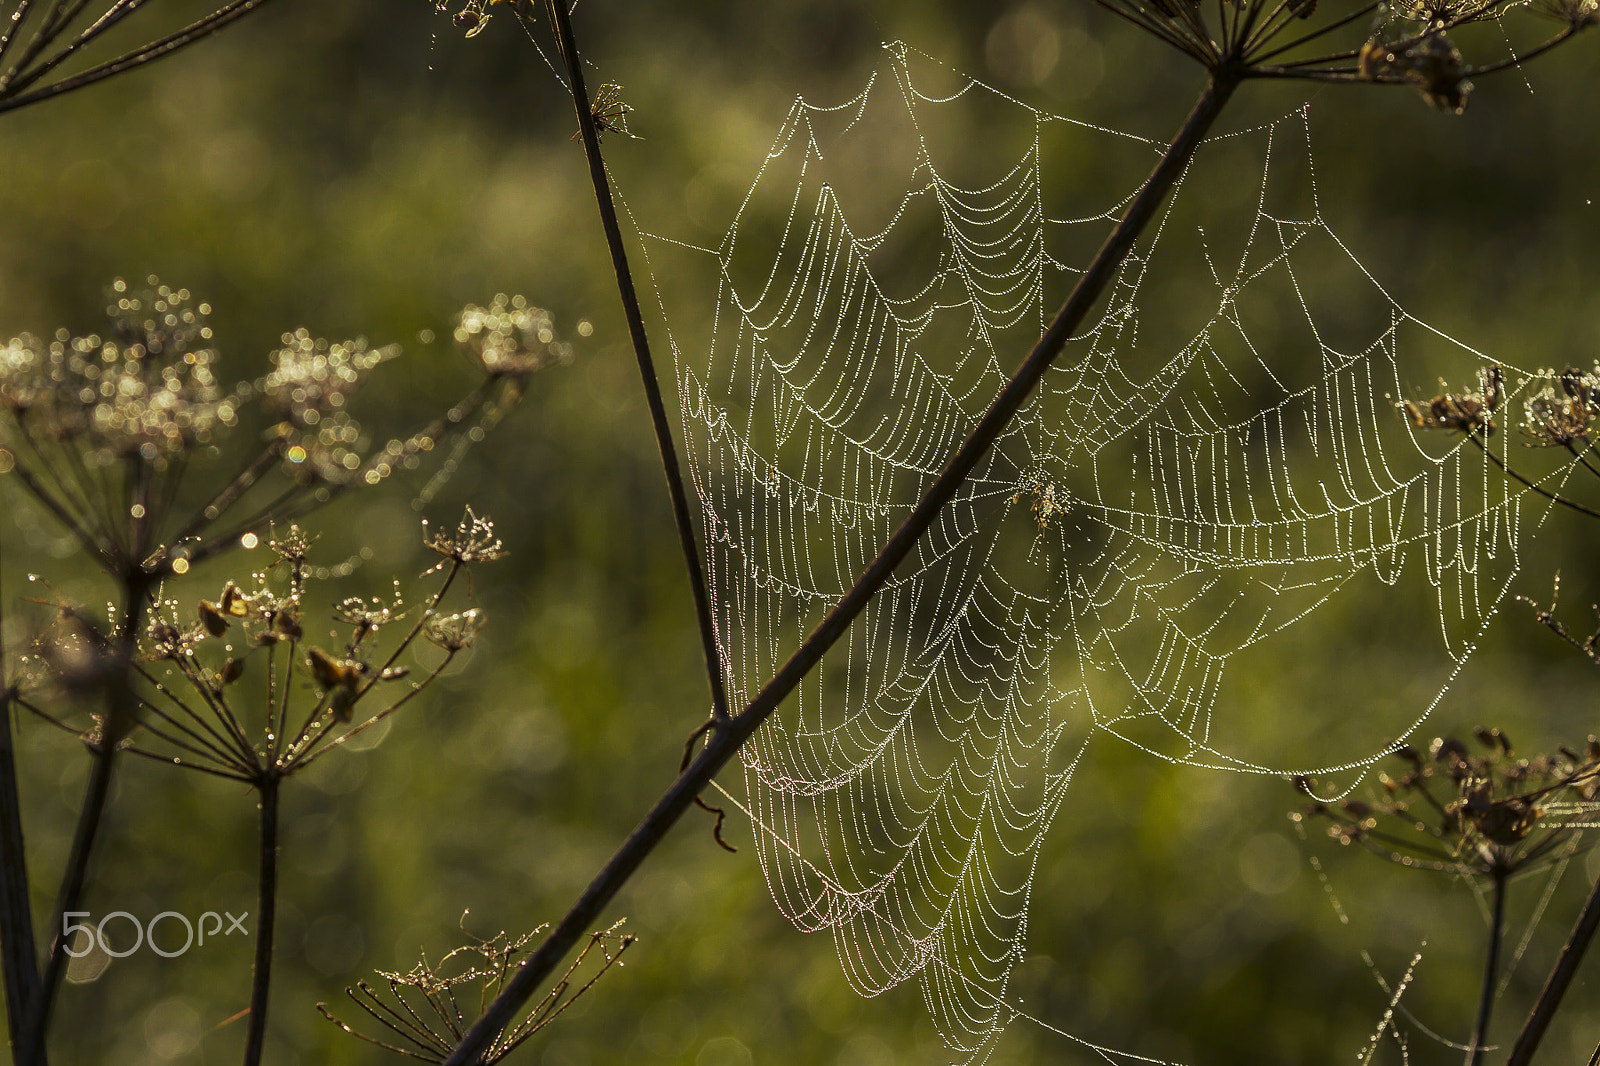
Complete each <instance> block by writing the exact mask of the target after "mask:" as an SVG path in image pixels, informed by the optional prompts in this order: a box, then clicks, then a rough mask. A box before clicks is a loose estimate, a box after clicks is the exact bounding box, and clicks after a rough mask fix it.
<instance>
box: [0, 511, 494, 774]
mask: <svg viewBox="0 0 1600 1066" xmlns="http://www.w3.org/2000/svg"><path fill="white" fill-rule="evenodd" d="M424 532H425V534H426V525H424ZM424 544H425V545H426V547H428V548H429V549H431V550H432V551H434V552H436V553H438V554H439V555H440V556H442V557H443V558H442V559H441V561H440V562H439V564H438V565H437V566H435V567H433V568H432V569H431V570H429V571H428V575H425V576H429V575H436V574H437V575H441V576H439V577H438V579H437V581H436V584H435V587H434V588H433V590H432V591H431V592H430V593H428V594H427V595H426V596H425V597H424V598H423V600H422V601H421V603H420V605H419V606H417V607H416V608H415V609H408V608H407V606H406V603H405V601H404V598H403V595H402V592H401V589H400V582H399V581H395V582H394V592H393V594H392V595H391V596H390V597H388V598H382V597H370V598H363V597H356V596H351V597H346V598H344V599H342V600H339V601H338V602H336V603H333V604H331V606H322V607H319V606H318V602H317V597H316V596H314V595H313V594H312V589H313V587H314V585H315V577H316V571H315V569H314V568H313V567H312V566H311V565H310V563H309V559H310V555H311V548H312V541H311V538H309V537H307V536H306V535H305V534H304V533H303V532H302V531H301V530H300V528H299V527H298V526H292V527H291V528H290V529H289V531H288V532H287V533H286V534H285V535H283V536H282V537H279V538H274V539H273V540H271V541H270V543H269V545H268V547H269V549H270V550H271V552H272V554H273V559H272V561H271V562H270V563H269V564H268V565H267V566H265V567H263V568H262V569H261V570H259V571H257V572H255V573H253V574H251V575H250V576H249V577H248V578H246V579H244V580H227V581H225V582H224V583H223V585H222V588H221V591H220V593H219V594H218V595H217V597H216V599H214V600H213V599H207V598H194V599H187V598H180V597H177V596H162V597H160V598H158V599H157V601H156V604H155V606H154V608H153V609H152V611H151V617H150V621H149V623H148V624H147V625H146V626H145V628H144V632H143V633H142V634H140V636H139V640H138V644H137V647H138V656H137V660H136V661H135V662H134V664H133V666H132V671H133V674H134V678H135V684H134V689H135V692H136V697H135V698H136V700H137V720H138V723H139V724H138V726H137V727H136V728H134V729H133V730H131V731H130V732H128V733H127V734H126V735H125V736H123V737H122V738H121V739H120V740H119V741H118V742H117V743H118V747H119V748H120V749H121V750H124V751H128V752H130V753H132V754H136V755H142V756H145V757H147V758H151V759H155V760H157V761H159V762H163V763H171V764H173V765H176V766H182V767H186V768H188V769H192V770H198V771H201V772H204V773H209V774H214V775H216V776H220V777H228V778H234V779H236V780H240V781H246V782H250V783H252V784H260V783H262V782H264V781H268V780H274V779H281V778H284V777H288V776H289V775H291V774H293V773H296V772H297V771H299V770H302V769H304V768H305V767H306V766H308V765H310V764H311V763H312V762H314V761H316V759H317V758H319V757H320V756H321V755H323V754H325V753H326V752H328V751H330V750H332V749H334V748H337V747H339V746H340V745H342V744H344V743H345V742H346V741H348V740H350V739H352V738H354V737H356V736H358V735H360V734H361V733H363V732H365V731H366V730H368V729H370V728H372V727H373V726H375V725H377V724H378V723H379V722H381V721H383V720H384V719H386V718H388V717H389V716H390V715H392V714H394V713H395V712H396V711H398V710H399V709H400V708H401V707H404V706H405V705H406V704H408V703H410V702H411V701H412V700H413V699H415V698H416V696H417V695H418V694H419V693H421V692H422V691H423V690H424V689H425V688H427V687H428V686H429V685H430V684H431V683H432V682H433V681H435V680H436V679H437V678H438V677H439V676H440V675H442V674H443V673H444V672H445V671H446V670H447V669H448V668H449V667H450V666H451V664H452V662H453V661H454V660H455V659H456V657H457V656H459V655H460V654H461V653H462V652H464V651H466V650H467V649H468V648H470V647H471V646H472V644H473V641H474V640H475V639H476V638H477V636H478V633H479V631H480V630H481V629H482V628H483V624H484V619H483V615H482V612H481V611H480V610H479V609H478V608H476V607H470V608H466V609H464V610H456V611H445V610H444V609H443V602H444V600H445V597H446V595H447V594H448V593H449V592H450V591H451V589H452V587H453V586H456V585H457V584H458V582H457V580H456V579H457V578H458V577H459V576H460V574H461V572H462V571H463V570H464V569H465V568H466V567H468V566H469V565H472V564H475V563H486V562H492V561H494V560H496V559H499V558H501V557H503V556H504V554H505V552H504V551H503V550H502V549H501V547H500V542H499V540H498V539H497V538H495V537H494V526H493V523H491V522H490V521H488V520H487V519H485V518H480V517H478V516H477V515H475V514H473V513H472V512H471V511H468V512H467V514H466V516H465V517H463V518H462V520H461V522H460V524H459V525H458V527H457V528H456V531H455V532H454V533H453V534H450V533H437V534H433V535H431V536H428V535H425V537H424ZM330 622H331V623H335V624H336V626H329V624H328V623H330ZM395 633H398V634H399V637H398V639H397V640H394V641H393V642H392V643H390V644H388V645H387V646H386V643H385V638H388V637H391V636H392V635H393V634H395ZM117 637H118V634H116V633H115V632H110V633H107V632H104V631H103V629H102V627H101V626H100V625H99V624H97V623H95V622H93V621H91V620H90V619H88V618H87V617H86V616H85V615H84V614H82V613H81V612H78V611H77V610H75V609H69V608H63V609H62V610H61V612H60V616H59V618H58V621H57V623H56V625H54V626H53V627H52V628H51V629H50V630H49V631H48V632H47V633H46V634H45V635H44V636H43V637H41V638H40V639H39V640H38V641H37V642H36V651H35V654H34V655H33V656H31V657H30V660H29V662H28V664H27V665H29V666H31V669H30V671H29V674H30V676H31V678H32V680H33V685H32V686H30V687H31V688H32V689H33V690H34V691H24V692H21V693H19V694H18V695H17V696H16V697H15V698H16V699H17V702H18V703H19V705H21V706H22V707H24V708H26V709H28V710H29V711H31V712H33V713H34V714H36V715H38V716H39V717H40V718H42V719H44V720H46V721H48V722H51V723H52V724H54V725H56V726H59V727H60V728H62V729H66V730H68V731H70V732H74V733H78V734H80V735H82V736H83V737H84V739H85V740H86V741H88V742H89V743H90V744H91V746H94V745H98V744H99V743H101V741H102V739H103V737H104V728H105V721H104V719H103V717H102V716H101V715H99V714H95V715H93V716H92V717H91V724H90V725H89V726H88V727H86V728H79V727H76V726H73V725H70V724H68V722H67V721H66V720H64V719H63V718H62V717H60V716H59V715H57V714H55V713H53V712H52V711H51V709H50V708H49V706H48V705H47V704H48V700H47V699H45V698H42V697H44V696H47V695H48V691H49V689H50V688H51V687H56V688H60V689H66V690H69V691H75V692H89V691H92V690H93V689H94V688H95V687H96V686H97V684H99V683H100V682H102V681H106V682H109V681H110V679H114V678H116V677H118V676H119V675H118V672H117V670H116V663H115V661H114V658H113V653H112V652H111V650H110V649H111V648H113V647H115V645H116V644H117ZM419 642H421V643H425V644H427V645H432V646H433V647H434V648H435V649H437V650H436V651H435V652H433V653H432V655H431V656H427V657H426V658H427V659H428V660H429V661H427V662H423V661H421V660H419V661H416V662H413V661H412V660H413V659H417V658H418V657H417V656H414V655H410V654H408V653H411V652H413V651H414V650H415V649H416V647H417V646H418V645H419ZM419 667H420V669H419ZM414 671H415V673H414Z"/></svg>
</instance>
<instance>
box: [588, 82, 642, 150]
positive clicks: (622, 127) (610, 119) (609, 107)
mask: <svg viewBox="0 0 1600 1066" xmlns="http://www.w3.org/2000/svg"><path fill="white" fill-rule="evenodd" d="M631 111H633V106H632V105H631V104H628V103H625V102H623V99H622V86H620V85H617V84H614V83H612V82H606V83H605V84H604V85H602V86H600V89H599V91H597V92H596V93H595V94H594V102H593V103H591V104H590V105H589V115H590V117H592V118H593V119H594V125H595V132H596V134H597V135H600V136H603V135H604V134H607V133H620V134H622V135H623V136H624V137H627V138H629V139H630V140H635V141H637V140H640V138H639V137H636V136H634V135H633V134H632V133H629V132H628V114H629V112H631ZM581 132H582V131H581V130H580V131H579V133H581ZM578 135H579V134H577V133H575V134H573V135H572V139H573V140H577V139H578Z"/></svg>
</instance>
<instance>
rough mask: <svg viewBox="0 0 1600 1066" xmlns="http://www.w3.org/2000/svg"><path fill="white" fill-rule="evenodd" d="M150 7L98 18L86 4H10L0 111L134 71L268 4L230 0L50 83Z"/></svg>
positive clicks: (1, 45) (117, 2) (115, 8)
mask: <svg viewBox="0 0 1600 1066" xmlns="http://www.w3.org/2000/svg"><path fill="white" fill-rule="evenodd" d="M148 3H149V0H111V2H110V3H108V4H106V5H105V7H104V8H103V9H102V10H101V11H100V12H99V13H98V14H94V15H92V16H87V17H86V16H85V15H84V10H85V9H86V8H87V7H88V2H87V0H45V2H42V3H41V2H40V0H14V2H13V3H11V4H10V5H9V7H10V12H9V15H6V14H0V19H3V21H0V112H5V111H12V110H15V109H17V108H19V107H26V106H27V105H29V104H36V103H39V102H40V101H43V100H49V99H52V98H54V97H57V96H60V95H62V94H63V93H68V92H71V91H73V90H74V89H81V88H83V87H85V86H88V85H94V84H96V83H97V82H102V81H104V80H106V79H107V78H112V77H116V76H117V75H118V74H124V73H127V72H129V71H132V70H137V69H138V68H139V67H142V66H144V65H145V64H147V63H153V62H155V61H156V60H158V59H161V58H163V57H165V56H169V55H172V54H173V53H174V52H177V51H180V50H182V49H184V48H187V47H188V46H189V45H191V44H195V43H197V42H199V41H202V40H204V39H205V38H207V37H209V36H211V35H212V34H213V33H216V32H217V31H218V30H220V29H222V28H224V27H225V26H229V25H231V24H232V23H235V22H237V21H239V20H240V19H242V18H244V17H245V16H246V15H249V14H253V13H254V12H256V11H259V10H261V9H262V8H263V7H265V6H266V5H267V4H268V3H269V0H229V2H228V3H225V4H222V5H221V6H219V7H217V8H216V9H215V10H214V11H211V12H210V13H208V14H206V15H205V16H203V17H201V18H199V19H196V20H195V21H194V22H191V23H190V24H189V25H187V26H184V27H183V28H182V29H179V30H176V31H174V32H172V33H168V34H165V35H164V36H161V37H157V38H154V39H153V40H150V41H147V42H145V43H144V44H142V45H138V46H136V47H133V48H130V49H128V50H126V51H123V52H120V53H117V54H115V55H114V56H113V57H112V58H110V59H106V60H103V61H101V62H100V63H97V64H95V65H94V66H92V67H90V68H89V69H88V70H84V71H80V72H79V73H77V74H72V75H68V76H65V77H59V76H58V77H56V78H55V80H53V81H52V80H50V78H51V75H55V74H57V73H58V71H59V69H60V68H61V66H62V65H63V64H65V63H66V62H67V61H68V60H70V59H73V58H74V57H76V56H78V55H80V54H81V53H83V52H84V50H85V49H87V48H91V46H93V45H94V44H95V43H96V42H97V41H99V39H100V38H101V37H102V36H104V35H105V34H107V33H108V32H110V31H111V30H114V29H115V28H116V27H117V26H118V25H119V24H121V23H122V22H123V21H124V20H125V19H127V18H128V16H130V15H132V14H134V13H135V12H137V11H138V10H139V9H140V8H142V7H145V6H147V4H148ZM4 10H5V9H4V8H0V11H4ZM8 59H9V62H8Z"/></svg>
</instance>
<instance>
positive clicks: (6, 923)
mask: <svg viewBox="0 0 1600 1066" xmlns="http://www.w3.org/2000/svg"><path fill="white" fill-rule="evenodd" d="M12 695H13V693H12V691H11V690H10V689H9V688H7V690H6V691H5V692H4V693H3V694H0V963H3V967H4V978H5V984H6V1021H7V1024H8V1025H9V1031H10V1033H11V1044H12V1051H13V1053H15V1052H16V1050H17V1049H18V1048H19V1047H20V1045H21V1041H20V1036H21V1033H22V1027H23V1026H24V1025H25V1024H26V1022H27V1018H28V1011H29V1009H30V1008H31V1007H32V1005H33V1001H34V1000H35V999H36V998H37V997H38V995H39V960H38V955H37V954H36V953H35V952H36V949H35V948H34V943H33V912H32V910H31V909H30V908H29V906H28V856H27V852H26V850H25V849H24V847H23V841H22V804H21V799H20V797H19V794H18V791H17V763H16V757H15V753H14V751H13V742H12V737H11V706H12V702H11V700H12Z"/></svg>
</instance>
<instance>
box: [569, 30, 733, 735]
mask: <svg viewBox="0 0 1600 1066" xmlns="http://www.w3.org/2000/svg"><path fill="white" fill-rule="evenodd" d="M545 6H546V10H547V11H548V12H549V14H550V20H551V22H552V24H553V25H554V26H555V29H556V39H557V41H558V43H559V44H560V46H561V57H562V59H563V60H565V62H566V67H567V84H568V86H569V88H571V90H572V101H573V104H574V105H575V107H576V108H577V112H578V129H579V132H581V133H582V134H583V149H584V153H585V154H586V155H587V156H588V158H589V177H590V179H591V180H592V181H593V183H594V197H595V202H596V203H597V204H598V205H599V208H600V221H601V222H602V224H603V225H604V226H605V231H606V244H607V246H608V247H609V248H610V249H611V265H612V267H613V268H615V270H616V273H617V292H618V293H619V294H620V295H621V297H622V309H623V311H624V313H626V315H627V317H628V334H629V336H630V337H632V339H633V353H634V356H635V358H636V359H637V360H638V362H639V377H640V379H641V380H642V381H643V383H644V394H645V399H646V401H647V402H648V404H649V407H650V423H651V425H652V426H653V427H654V428H655V433H656V445H657V446H658V447H659V448H660V450H661V466H662V471H663V473H665V475H666V478H667V490H668V491H669V492H670V493H671V495H672V517H673V519H674V521H675V522H676V524H677V527H678V543H679V546H680V547H681V548H682V549H683V566H684V569H685V570H686V571H688V574H689V586H690V588H691V590H692V591H693V593H694V613H695V617H696V618H697V619H698V621H699V624H700V645H701V651H702V652H703V653H704V654H705V659H706V676H707V679H708V680H709V681H710V683H711V717H712V719H713V720H714V721H716V722H717V723H718V724H719V725H721V724H726V723H727V721H728V719H729V715H728V697H727V695H726V693H725V691H724V688H723V683H722V656H721V654H720V653H719V652H718V651H717V631H716V625H715V623H714V622H713V621H712V618H711V595H710V593H709V592H708V591H707V589H706V577H705V570H704V567H703V566H702V565H701V562H700V544H699V541H698V539H697V538H696V537H695V532H694V523H693V521H692V520H691V519H690V517H689V495H688V493H687V492H686V491H685V489H684V484H683V471H682V469H681V468H680V467H679V466H678V450H677V446H676V445H675V444H674V443H673V440H672V426H671V424H670V423H669V422H668V421H667V408H666V404H665V403H663V402H662V399H661V383H660V381H659V379H658V378H657V377H656V368H655V362H654V360H652V359H651V357H650V340H649V337H647V336H646V334H645V331H644V316H643V315H642V314H641V313H640V311H639V297H638V294H637V292H635V290H634V285H633V273H632V272H631V271H630V270H629V269H628V253H627V250H626V249H625V248H624V247H623V244H622V228H621V226H619V225H618V223H617V208H616V205H615V204H614V203H613V202H612V199H611V183H610V181H609V179H608V178H607V176H606V165H605V160H604V159H603V158H602V157H601V155H600V134H599V130H598V129H596V127H595V121H594V114H593V112H592V111H591V110H590V107H589V93H588V90H587V89H585V88H584V84H583V61H582V58H581V57H580V56H579V55H578V46H577V43H576V42H575V40H574V39H573V36H572V20H571V19H570V18H569V17H568V15H567V11H566V8H565V7H563V6H562V2H561V0H546V5H545Z"/></svg>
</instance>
